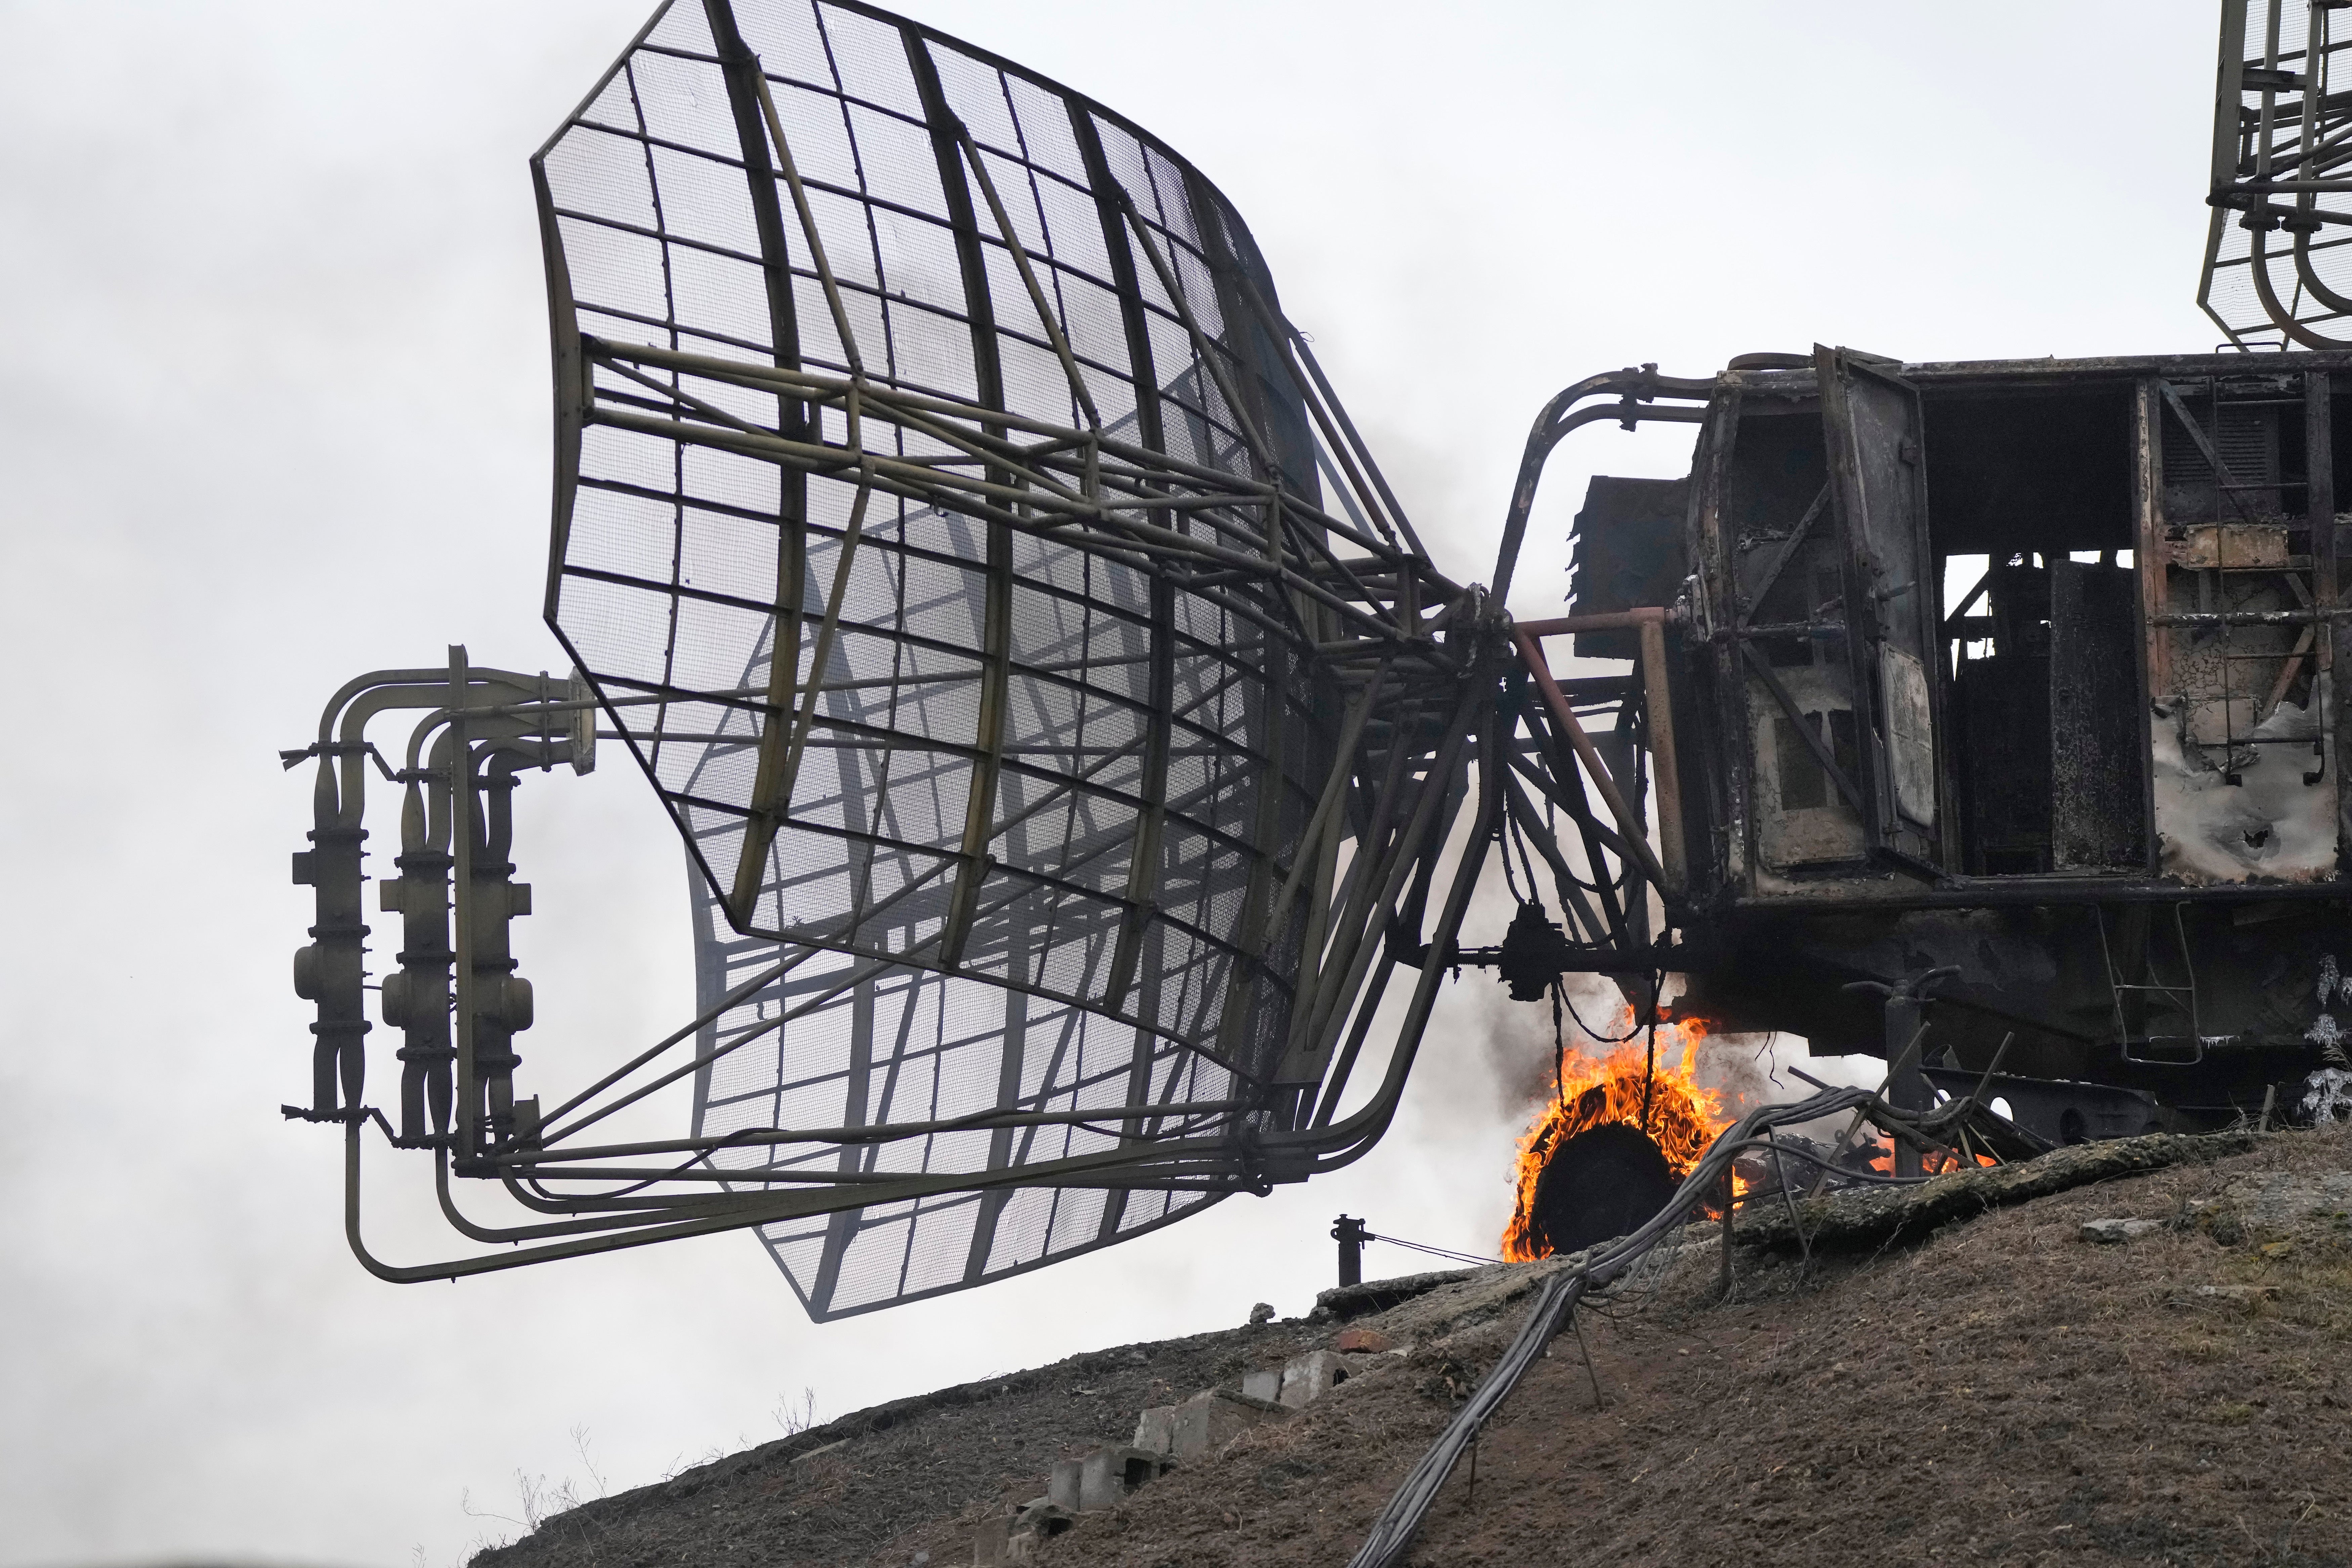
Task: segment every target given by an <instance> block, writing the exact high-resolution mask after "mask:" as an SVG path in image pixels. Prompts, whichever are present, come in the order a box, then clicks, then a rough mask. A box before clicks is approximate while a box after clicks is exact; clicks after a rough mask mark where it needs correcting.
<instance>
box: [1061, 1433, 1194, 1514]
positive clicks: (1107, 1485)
mask: <svg viewBox="0 0 2352 1568" xmlns="http://www.w3.org/2000/svg"><path fill="white" fill-rule="evenodd" d="M1173 1464H1174V1461H1173V1460H1171V1459H1170V1458H1168V1456H1166V1455H1165V1454H1154V1453H1150V1452H1148V1451H1146V1450H1144V1449H1141V1448H1123V1447H1116V1446H1114V1447H1107V1448H1097V1449H1096V1450H1095V1451H1094V1452H1093V1453H1091V1454H1088V1455H1087V1457H1086V1458H1084V1459H1082V1460H1080V1461H1079V1472H1078V1508H1079V1511H1081V1512H1084V1513H1093V1512H1095V1511H1097V1510H1100V1509H1106V1508H1117V1507H1118V1505H1119V1504H1120V1503H1122V1502H1125V1501H1126V1500H1127V1499H1128V1498H1129V1495H1131V1494H1132V1493H1134V1492H1137V1491H1139V1490H1140V1489H1143V1488H1145V1487H1148V1486H1150V1484H1151V1483H1152V1482H1153V1481H1156V1480H1158V1479H1160V1477H1161V1476H1163V1475H1165V1474H1167V1473H1168V1471H1169V1469H1170V1468H1171V1467H1172V1466H1173Z"/></svg>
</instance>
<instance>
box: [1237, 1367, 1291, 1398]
mask: <svg viewBox="0 0 2352 1568" xmlns="http://www.w3.org/2000/svg"><path fill="white" fill-rule="evenodd" d="M1282 1375H1283V1369H1282V1368H1280V1367H1278V1366H1277V1367H1269V1368H1266V1369H1265V1370H1263V1371H1259V1372H1245V1373H1242V1392H1243V1393H1244V1394H1248V1395H1249V1396H1250V1397H1251V1398H1252V1399H1263V1400H1265V1401H1266V1402H1267V1403H1269V1404H1276V1405H1278V1404H1283V1403H1286V1401H1285V1400H1284V1399H1283V1397H1282Z"/></svg>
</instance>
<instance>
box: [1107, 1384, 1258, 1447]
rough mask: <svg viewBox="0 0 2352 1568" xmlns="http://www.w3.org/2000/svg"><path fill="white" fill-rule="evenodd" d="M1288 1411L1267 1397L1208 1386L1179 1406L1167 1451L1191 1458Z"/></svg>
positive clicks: (1222, 1445)
mask: <svg viewBox="0 0 2352 1568" xmlns="http://www.w3.org/2000/svg"><path fill="white" fill-rule="evenodd" d="M1289 1414H1290V1412H1289V1411H1287V1410H1285V1409H1284V1408H1283V1407H1282V1406H1281V1405H1276V1404H1273V1403H1271V1402H1269V1401H1266V1400H1264V1399H1253V1398H1251V1397H1250V1396H1249V1395H1247V1394H1235V1393H1233V1392H1231V1391H1230V1390H1227V1389H1222V1388H1212V1389H1208V1390H1205V1391H1204V1392H1202V1393H1200V1394H1194V1395H1193V1396H1192V1398H1190V1399H1188V1400H1186V1401H1184V1403H1183V1404H1181V1405H1178V1406H1176V1415H1175V1420H1174V1422H1173V1423H1172V1425H1171V1430H1170V1441H1169V1446H1168V1451H1169V1453H1170V1454H1171V1456H1173V1457H1174V1458H1179V1459H1189V1458H1193V1457H1194V1456H1196V1455H1200V1454H1205V1453H1209V1452H1211V1451H1212V1450H1213V1449H1217V1448H1222V1447H1224V1446H1225V1445H1226V1444H1228V1443H1230V1442H1232V1441H1233V1440H1234V1438H1235V1437H1238V1436H1241V1435H1242V1434H1243V1433H1244V1432H1246V1431H1248V1430H1249V1429H1250V1428H1251V1427H1253V1426H1259V1425H1261V1424H1262V1423H1264V1422H1265V1421H1267V1420H1270V1419H1274V1420H1278V1419H1280V1418H1281V1417H1283V1416H1286V1415H1289ZM1139 1446H1140V1445H1139Z"/></svg>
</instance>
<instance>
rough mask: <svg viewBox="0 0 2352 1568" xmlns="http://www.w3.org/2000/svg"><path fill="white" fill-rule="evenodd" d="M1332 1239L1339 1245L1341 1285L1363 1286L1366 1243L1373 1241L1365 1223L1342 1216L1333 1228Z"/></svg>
mask: <svg viewBox="0 0 2352 1568" xmlns="http://www.w3.org/2000/svg"><path fill="white" fill-rule="evenodd" d="M1331 1239H1332V1240H1334V1241H1336V1242H1338V1243H1339V1283H1340V1284H1342V1285H1360V1284H1362V1283H1363V1282H1364V1243H1365V1242H1367V1241H1369V1240H1370V1239H1371V1237H1370V1235H1368V1234H1367V1233H1366V1232H1365V1230H1364V1222H1363V1221H1362V1220H1360V1219H1349V1217H1348V1216H1347V1215H1340V1216H1339V1219H1338V1220H1337V1221H1336V1222H1335V1223H1334V1224H1333V1225H1332V1226H1331Z"/></svg>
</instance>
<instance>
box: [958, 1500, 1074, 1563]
mask: <svg viewBox="0 0 2352 1568" xmlns="http://www.w3.org/2000/svg"><path fill="white" fill-rule="evenodd" d="M1072 1522H1073V1520H1072V1517H1071V1515H1070V1514H1069V1513H1067V1512H1066V1511H1065V1510H1062V1509H1060V1508H1058V1507H1056V1506H1055V1504H1054V1503H1053V1502H1052V1501H1051V1500H1048V1499H1045V1498H1037V1499H1035V1500H1032V1501H1031V1502H1030V1503H1028V1504H1027V1505H1026V1506H1025V1507H1024V1508H1022V1509H1021V1510H1019V1511H1017V1512H1014V1513H1008V1514H1000V1515H998V1516H997V1517H996V1518H994V1519H992V1520H989V1521H986V1522H984V1523H982V1525H981V1527H980V1528H979V1529H978V1530H976V1531H973V1532H972V1539H971V1563H972V1568H1001V1565H1002V1564H1004V1563H1026V1562H1029V1561H1030V1560H1032V1559H1033V1558H1034V1557H1035V1556H1036V1554H1037V1543H1038V1542H1041V1541H1043V1540H1045V1538H1046V1537H1048V1536H1053V1535H1059V1534H1061V1533H1062V1531H1066V1530H1067V1529H1069V1528H1070V1525H1071V1524H1072Z"/></svg>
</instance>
